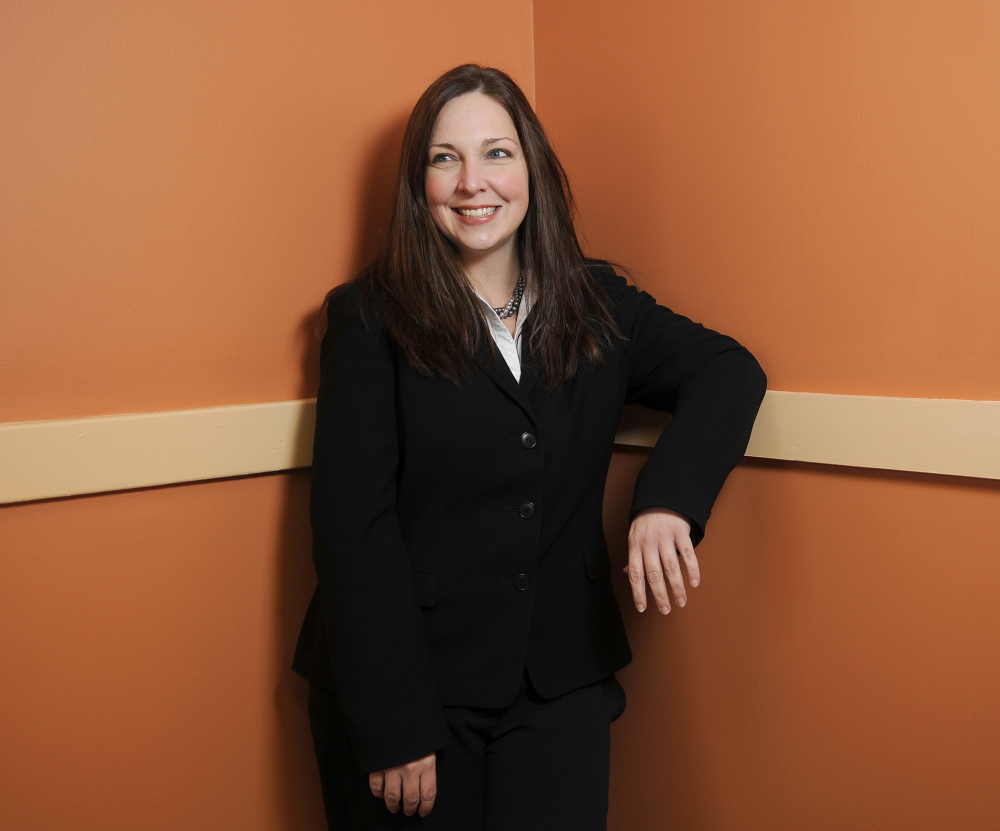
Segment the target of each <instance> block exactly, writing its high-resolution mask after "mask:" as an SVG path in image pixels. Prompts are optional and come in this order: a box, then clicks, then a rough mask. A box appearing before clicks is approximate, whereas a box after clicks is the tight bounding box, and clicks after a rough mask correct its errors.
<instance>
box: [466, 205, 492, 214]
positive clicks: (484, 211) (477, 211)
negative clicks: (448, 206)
mask: <svg viewBox="0 0 1000 831" xmlns="http://www.w3.org/2000/svg"><path fill="white" fill-rule="evenodd" d="M457 210H458V212H459V213H460V214H461V215H462V216H469V217H480V216H492V215H493V214H494V213H496V206H495V205H494V206H493V207H492V208H458V209H457Z"/></svg>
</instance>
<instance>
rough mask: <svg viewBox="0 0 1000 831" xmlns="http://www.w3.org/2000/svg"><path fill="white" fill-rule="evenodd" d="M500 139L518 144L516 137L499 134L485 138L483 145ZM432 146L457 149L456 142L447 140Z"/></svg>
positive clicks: (494, 142)
mask: <svg viewBox="0 0 1000 831" xmlns="http://www.w3.org/2000/svg"><path fill="white" fill-rule="evenodd" d="M498 141H509V142H511V144H517V140H516V139H512V138H508V137H507V136H499V137H497V138H490V139H483V147H487V146H489V145H491V144H496V143H497V142H498ZM430 147H443V148H444V149H445V150H457V149H458V148H457V147H455V145H454V144H448V142H446V141H439V142H437V143H436V144H431V145H430Z"/></svg>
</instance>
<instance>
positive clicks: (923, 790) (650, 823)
mask: <svg viewBox="0 0 1000 831" xmlns="http://www.w3.org/2000/svg"><path fill="white" fill-rule="evenodd" d="M534 10H535V44H536V91H537V102H538V109H539V112H540V114H541V116H542V119H543V121H544V122H545V124H546V126H547V128H548V130H549V132H550V135H551V137H552V139H553V141H554V143H555V145H556V147H557V149H558V150H559V152H560V156H561V158H562V160H563V162H564V164H565V165H566V167H567V169H568V172H569V175H570V177H571V180H572V182H573V184H574V187H575V190H576V194H577V197H578V201H579V203H580V208H581V219H582V226H583V228H584V230H585V233H586V239H587V242H588V245H587V248H588V250H589V252H591V253H593V254H594V255H596V256H605V257H610V258H615V259H618V260H620V261H622V262H624V263H625V264H627V265H629V266H631V267H633V268H635V269H636V270H637V271H638V272H639V277H640V281H641V283H642V285H643V286H644V287H646V288H648V289H649V290H650V291H651V292H653V293H654V294H655V295H657V296H658V297H659V299H660V300H661V301H662V302H665V303H667V304H668V305H671V306H673V307H675V308H677V309H678V310H680V311H683V312H684V313H686V314H689V315H691V316H692V317H694V318H696V319H700V320H703V321H705V322H706V323H709V324H710V325H713V326H715V327H716V328H719V329H721V330H723V331H726V332H728V333H731V334H733V335H735V336H736V337H738V338H739V339H741V340H742V341H743V342H744V343H746V344H747V345H748V346H750V347H751V349H752V350H753V351H754V352H755V353H756V354H757V355H758V356H759V357H760V358H761V361H762V363H763V364H764V366H765V368H766V370H767V371H768V374H769V380H770V383H769V386H770V387H771V388H772V389H786V390H801V391H817V392H831V393H854V394H871V395H899V396H922V397H967V398H992V399H995V398H997V397H998V393H1000V329H998V327H997V326H996V320H997V319H1000V281H998V279H997V275H998V264H1000V235H998V234H997V233H996V229H997V228H998V227H1000V201H998V200H997V199H996V193H997V192H998V185H1000V152H998V149H997V147H998V145H997V142H996V136H997V135H1000V129H998V128H1000V108H998V107H997V105H996V102H997V101H998V100H1000V72H998V66H1000V64H998V62H997V55H996V50H995V48H994V46H995V44H996V43H997V42H1000V40H998V39H1000V9H998V7H997V6H996V5H995V4H989V3H985V2H959V3H951V2H944V0H929V1H928V2H920V3H901V2H889V0H877V2H869V3H854V2H835V3H823V4H810V3H799V2H791V0H788V2H778V3H766V4H760V3H751V2H746V1H745V0H725V1H724V2H723V1H721V0H720V2H709V3H646V2H637V1H636V0H625V2H619V3H614V4H612V3H605V2H597V0H584V2H573V3H569V2H566V1H565V0H536V1H535V4H534ZM644 460H645V456H644V454H641V453H619V454H617V456H616V459H615V464H614V467H613V470H612V477H611V480H610V483H609V489H608V500H607V505H606V525H607V529H608V533H609V539H610V540H611V542H612V547H615V546H617V556H618V558H619V561H620V562H621V563H622V564H623V563H624V556H625V554H624V550H623V547H622V542H623V539H624V535H625V531H626V528H625V514H626V512H627V501H628V500H627V494H628V493H629V492H630V490H631V487H632V483H633V481H634V476H635V473H636V471H637V469H638V468H639V466H640V465H641V464H642V462H643V461H644ZM998 517H1000V488H998V486H997V484H996V483H994V482H984V481H977V480H962V479H957V478H945V477H933V476H922V475H906V474H880V473H874V472H865V471H851V470H847V469H838V468H831V467H809V466H804V465H795V464H781V463H763V462H746V463H744V464H743V465H741V467H740V468H738V469H737V471H736V473H735V474H734V475H733V477H732V479H731V480H730V482H729V483H728V484H727V486H726V490H725V491H724V492H723V495H722V497H721V499H720V502H719V504H718V505H717V507H716V510H715V513H714V515H713V519H712V522H711V523H710V525H709V529H708V536H707V538H706V540H705V542H704V544H703V545H702V546H700V548H699V558H700V560H701V562H702V573H703V584H702V586H700V587H699V588H697V589H696V590H694V595H693V597H692V602H691V603H689V604H688V606H687V608H685V609H684V610H682V611H680V613H676V612H675V613H672V614H671V615H670V617H669V618H668V619H666V620H663V619H658V618H656V617H651V616H650V615H649V613H646V615H644V616H642V617H640V616H639V615H637V614H636V613H634V612H632V613H630V614H628V615H627V619H628V625H629V629H630V635H631V637H632V640H633V645H634V647H635V652H636V660H635V663H634V664H633V665H632V666H631V667H630V668H629V669H628V670H626V671H625V672H624V673H623V674H622V678H623V682H624V684H625V686H626V688H627V691H628V693H629V697H630V702H629V708H628V710H626V713H625V716H624V717H623V718H622V720H621V721H620V722H619V724H618V726H617V730H616V733H615V744H614V760H613V766H612V769H613V772H614V773H613V777H614V778H613V786H612V816H611V825H610V828H611V829H612V831H629V830H630V829H643V830H644V831H645V829H650V830H651V831H652V829H660V828H671V829H677V831H694V829H698V830H699V831H731V829H734V828H738V829H745V831H755V830H756V829H761V830H763V829H767V830H768V831H799V830H800V829H803V828H810V829H830V831H834V830H835V829H836V831H840V829H845V828H864V829H895V828H905V829H907V831H913V830H915V829H920V830H921V831H925V830H926V831H933V830H934V829H940V828H961V829H985V828H994V827H997V826H998V825H1000V796H998V795H997V789H996V787H995V782H994V779H995V772H996V771H997V770H998V769H1000V749H998V748H1000V715H998V711H997V708H996V704H995V702H996V701H997V700H998V699H1000V661H998V652H997V648H996V644H997V643H1000V618H998V616H997V614H996V608H997V606H996V597H997V596H998V595H1000V570H998V567H997V562H996V540H997V539H998V533H1000V525H998ZM622 587H623V588H624V586H622ZM622 599H623V600H625V596H624V594H623V595H622Z"/></svg>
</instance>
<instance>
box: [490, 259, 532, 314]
mask: <svg viewBox="0 0 1000 831" xmlns="http://www.w3.org/2000/svg"><path fill="white" fill-rule="evenodd" d="M522 297H524V272H523V271H522V272H521V275H520V276H519V277H518V278H517V288H515V289H514V296H513V297H512V298H511V299H510V300H508V301H507V303H506V305H504V306H501V307H500V308H499V309H493V311H495V312H496V313H497V317H499V318H500V319H501V320H502V319H503V318H505V317H511V316H512V315H516V314H517V310H518V309H519V308H520V307H521V298H522ZM491 308H492V307H491Z"/></svg>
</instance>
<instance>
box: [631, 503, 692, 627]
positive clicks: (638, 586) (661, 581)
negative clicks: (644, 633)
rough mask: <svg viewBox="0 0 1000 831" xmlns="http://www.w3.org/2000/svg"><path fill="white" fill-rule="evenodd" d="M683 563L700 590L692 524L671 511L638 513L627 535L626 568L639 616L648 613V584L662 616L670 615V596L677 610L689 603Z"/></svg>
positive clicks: (655, 509) (658, 510)
mask: <svg viewBox="0 0 1000 831" xmlns="http://www.w3.org/2000/svg"><path fill="white" fill-rule="evenodd" d="M682 561H683V563H684V568H685V569H686V570H687V576H688V582H689V583H690V584H691V585H692V586H697V585H698V583H699V581H700V580H701V574H700V572H699V571H698V558H697V557H695V555H694V546H693V545H692V544H691V522H690V521H689V520H688V519H687V518H686V517H685V516H683V515H682V514H679V513H677V512H676V511H671V510H670V509H669V508H644V509H643V510H641V511H639V513H637V514H636V515H635V519H633V520H632V528H631V529H630V530H629V533H628V565H627V566H626V567H625V572H626V573H627V574H628V580H629V583H630V585H631V586H632V600H633V602H634V603H635V608H636V609H638V610H639V611H640V612H644V611H645V610H646V584H647V583H648V584H649V590H650V592H651V593H652V595H653V602H654V603H655V604H656V608H657V609H659V610H660V612H661V613H662V614H664V615H665V614H667V613H668V612H669V611H670V594H671V593H672V594H673V596H674V600H675V602H676V603H677V605H678V606H683V605H685V604H686V603H687V590H686V588H685V586H684V575H683V573H682V572H681V565H680V564H681V562H682ZM664 575H665V578H664ZM668 585H669V587H670V591H669V592H668V591H667V586H668Z"/></svg>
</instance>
